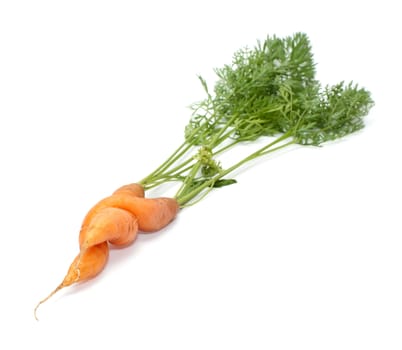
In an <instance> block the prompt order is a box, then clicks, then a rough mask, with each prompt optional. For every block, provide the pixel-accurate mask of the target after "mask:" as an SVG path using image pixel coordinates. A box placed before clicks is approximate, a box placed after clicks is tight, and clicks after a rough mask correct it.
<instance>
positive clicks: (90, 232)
mask: <svg viewBox="0 0 402 350" xmlns="http://www.w3.org/2000/svg"><path fill="white" fill-rule="evenodd" d="M137 232H138V220H137V218H136V217H135V216H134V215H133V214H131V213H130V212H128V211H127V210H123V209H119V208H103V209H101V210H99V211H97V212H96V213H95V214H94V215H93V216H92V218H91V220H90V222H89V224H88V226H85V228H84V229H82V230H81V232H80V237H79V242H80V249H81V250H85V249H87V248H89V247H92V246H94V245H96V244H99V243H102V242H106V241H108V242H109V243H111V244H113V245H116V246H126V245H129V244H131V243H132V242H134V240H135V239H136V237H137Z"/></svg>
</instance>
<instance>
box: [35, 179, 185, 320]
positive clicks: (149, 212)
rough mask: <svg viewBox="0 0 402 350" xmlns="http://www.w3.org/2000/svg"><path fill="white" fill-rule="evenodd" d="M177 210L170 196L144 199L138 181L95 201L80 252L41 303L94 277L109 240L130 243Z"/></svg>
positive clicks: (84, 226)
mask: <svg viewBox="0 0 402 350" xmlns="http://www.w3.org/2000/svg"><path fill="white" fill-rule="evenodd" d="M178 210H179V205H178V203H177V201H176V200H175V199H173V198H144V189H143V187H142V186H141V185H139V184H129V185H125V186H122V187H120V188H118V189H117V190H116V191H114V192H113V194H112V195H111V196H109V197H106V198H104V199H102V200H101V201H100V202H98V203H97V204H96V205H95V206H94V207H92V209H91V210H90V211H89V212H88V214H87V215H86V216H85V218H84V220H83V223H82V226H81V230H80V234H79V244H80V253H79V254H78V255H77V257H76V258H75V259H74V261H73V262H72V263H71V265H70V267H69V269H68V272H67V274H66V276H65V277H64V280H63V282H62V283H61V284H60V285H59V286H58V287H57V288H56V289H55V290H54V291H53V292H51V293H50V294H49V295H48V296H47V297H46V298H45V299H43V300H41V301H40V302H39V303H38V305H37V306H36V307H35V310H34V315H35V318H36V319H38V318H37V310H38V308H39V306H40V305H41V304H43V303H44V302H45V301H47V300H48V299H49V298H50V297H52V296H53V295H54V294H56V293H57V292H58V291H59V290H61V289H63V288H65V287H68V286H70V285H72V284H74V283H77V282H84V281H87V280H89V279H91V278H93V277H95V276H96V275H97V274H98V273H99V272H101V271H102V270H103V268H104V267H105V265H106V262H107V259H108V256H109V245H108V242H109V243H111V244H113V245H116V246H126V245H129V244H131V243H132V242H133V241H134V240H135V239H136V237H137V233H138V231H139V230H141V231H145V232H150V231H157V230H160V229H161V228H163V227H165V226H166V225H167V224H169V223H170V222H171V221H172V220H173V219H174V218H175V216H176V214H177V212H178Z"/></svg>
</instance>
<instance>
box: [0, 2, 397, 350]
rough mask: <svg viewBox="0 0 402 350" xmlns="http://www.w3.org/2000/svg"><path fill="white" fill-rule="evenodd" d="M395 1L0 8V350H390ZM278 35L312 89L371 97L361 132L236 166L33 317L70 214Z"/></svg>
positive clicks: (61, 251)
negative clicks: (339, 85)
mask: <svg viewBox="0 0 402 350" xmlns="http://www.w3.org/2000/svg"><path fill="white" fill-rule="evenodd" d="M397 4H398V2H397V1H386V0H384V1H365V2H363V1H352V0H347V1H336V2H333V1H320V2H319V1H296V0H295V1H290V0H288V1H286V0H284V1H257V0H248V1H233V0H232V1H218V0H214V1H212V0H203V1H187V2H185V1H161V0H157V1H138V2H134V1H85V0H84V1H83V0H80V1H40V0H39V1H18V0H12V1H11V0H10V1H7V0H5V1H4V0H3V1H1V2H0V162H1V171H0V176H1V177H0V206H1V211H0V212H1V216H0V218H1V253H0V273H1V288H0V293H1V294H0V296H1V297H0V323H1V324H0V326H1V328H0V348H2V349H22V348H25V349H37V348H44V349H47V348H53V349H55V348H57V349H73V348H76V349H82V348H84V347H86V348H91V349H92V348H99V347H102V348H107V347H109V348H113V349H120V350H123V349H141V350H148V349H175V350H178V349H258V350H259V349H275V350H276V349H278V350H279V349H309V350H312V349H317V350H318V349H320V350H322V349H343V350H346V349H353V350H356V349H365V350H367V349H387V350H393V349H401V348H402V333H401V329H402V301H401V300H402V282H401V273H402V271H401V270H402V254H401V248H402V237H401V235H402V225H401V219H400V215H401V197H402V189H401V178H402V172H401V170H400V169H401V167H400V163H401V144H400V135H401V128H402V123H401V118H402V116H401V107H400V100H401V99H400V95H401V86H400V83H401V78H402V76H401V69H400V67H401V62H402V55H401V48H400V37H399V34H400V33H401V30H402V28H401V27H402V26H401V24H400V15H399V14H400V11H399V10H398V8H397ZM297 31H302V32H305V33H307V34H308V36H309V38H310V40H311V43H312V46H313V51H314V54H315V60H316V62H317V77H318V78H319V79H320V80H321V81H322V82H323V83H324V84H326V83H336V82H338V81H341V80H346V81H350V80H353V81H356V82H358V83H359V85H361V86H364V87H366V88H367V89H368V90H370V91H371V92H372V95H373V98H374V100H375V102H376V106H375V107H374V108H373V109H372V111H371V113H370V115H369V116H368V117H367V119H366V120H367V125H366V128H365V129H364V130H362V131H361V132H359V133H357V134H355V135H352V136H350V137H347V138H346V139H344V140H341V141H339V142H335V143H332V144H329V145H325V147H322V148H302V147H295V148H293V149H290V150H288V151H286V152H280V154H278V155H275V156H272V157H267V158H265V159H264V160H263V161H260V162H258V163H256V164H254V165H253V166H250V167H247V168H246V169H243V171H240V172H238V173H237V174H236V176H237V180H238V184H236V185H233V186H229V187H227V188H223V189H221V190H219V191H216V192H214V193H213V194H211V195H209V196H208V197H207V198H205V200H204V201H202V202H200V203H199V204H197V205H195V206H193V207H191V208H188V209H185V210H183V211H182V212H181V213H180V215H179V216H178V218H177V220H175V222H174V223H173V224H172V225H170V226H169V227H168V228H166V229H165V230H163V231H161V232H159V233H155V234H152V235H141V236H140V238H139V239H138V240H137V241H136V242H135V244H134V245H132V246H130V247H129V248H127V249H124V250H112V252H111V257H110V260H109V263H108V265H107V268H106V269H105V270H104V271H103V273H102V274H101V275H100V276H99V277H98V278H97V279H96V280H93V281H91V282H89V283H85V284H82V285H80V286H74V287H71V288H69V289H68V290H64V291H62V292H60V293H59V294H58V295H56V296H55V297H54V298H53V299H51V300H49V301H48V302H47V304H44V305H43V306H42V308H41V309H39V312H38V314H39V317H40V321H39V322H37V321H36V320H35V319H34V317H33V308H34V306H35V305H36V303H37V302H38V301H39V300H40V299H42V298H43V297H44V296H46V295H47V294H48V293H49V292H50V291H51V290H52V289H53V288H54V287H55V286H56V285H57V284H58V283H60V281H61V280H62V278H63V277H64V274H65V272H66V270H67V268H68V266H69V264H70V262H71V260H72V258H73V257H74V256H75V255H76V253H77V237H78V230H79V227H80V223H81V220H82V218H83V217H84V215H85V213H86V212H87V210H88V209H89V208H90V207H91V206H92V205H93V204H95V203H96V202H97V201H98V200H99V199H101V198H103V197H105V196H107V195H109V194H110V193H111V192H112V191H113V190H114V189H115V188H117V187H119V186H120V185H122V184H125V183H129V182H134V181H137V180H140V179H141V178H142V177H144V176H145V175H147V174H148V173H149V172H150V171H151V170H153V169H154V168H155V167H156V166H157V165H159V164H160V163H161V162H162V161H163V160H164V159H165V157H166V156H167V155H168V154H169V153H170V152H171V151H173V149H174V148H175V147H176V146H178V145H179V143H180V142H181V140H182V135H183V128H184V126H185V124H186V123H187V121H188V118H189V115H190V111H189V109H188V108H187V106H188V105H190V104H191V103H193V102H195V101H197V100H199V99H201V98H203V97H204V95H203V91H202V89H201V87H200V84H199V81H198V79H197V77H196V76H197V74H201V75H203V76H204V77H205V78H206V79H207V80H208V81H209V82H210V83H211V84H212V83H213V79H214V75H213V68H215V67H220V66H222V65H223V64H226V63H230V61H231V57H232V54H233V52H234V51H235V50H237V49H239V48H241V47H244V46H253V45H254V44H255V43H256V40H257V39H264V38H265V37H266V35H273V34H276V35H278V36H284V35H291V34H293V33H294V32H297ZM157 194H168V193H167V192H166V193H150V194H149V195H157Z"/></svg>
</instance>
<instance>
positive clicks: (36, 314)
mask: <svg viewBox="0 0 402 350" xmlns="http://www.w3.org/2000/svg"><path fill="white" fill-rule="evenodd" d="M63 287H64V285H63V283H62V284H60V285H59V286H58V287H57V288H56V289H55V290H54V291H53V292H51V293H50V294H49V295H48V296H47V297H46V298H45V299H42V300H41V301H40V302H39V303H38V304H37V305H36V307H35V309H34V316H35V319H36V320H37V321H39V318H38V308H39V306H41V305H42V304H43V303H44V302H45V301H47V300H49V299H50V298H51V297H52V296H53V295H54V294H56V293H57V292H58V291H59V290H60V289H62V288H63Z"/></svg>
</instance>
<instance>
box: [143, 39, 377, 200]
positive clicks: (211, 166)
mask: <svg viewBox="0 0 402 350" xmlns="http://www.w3.org/2000/svg"><path fill="white" fill-rule="evenodd" d="M315 66H316V65H315V63H314V61H313V54H312V52H311V45H310V41H309V39H308V37H307V36H306V35H305V34H303V33H296V34H295V35H293V36H290V37H286V38H283V39H281V38H278V37H275V36H273V37H267V38H266V40H264V41H262V42H258V43H257V45H256V46H255V47H254V48H253V49H247V48H246V49H241V50H239V51H237V52H236V53H235V54H234V56H233V60H232V63H231V64H229V65H225V66H224V67H222V68H219V69H216V70H215V72H216V74H217V78H218V80H217V82H216V84H215V86H214V89H213V91H210V89H209V87H208V85H207V83H206V81H205V80H204V79H203V78H202V77H199V79H200V81H201V84H202V85H203V87H204V90H205V94H206V97H205V99H204V100H202V101H201V102H198V103H195V104H193V105H192V115H191V118H190V121H189V123H188V124H187V126H186V128H185V137H184V141H183V143H182V144H181V145H180V146H179V147H178V148H177V149H176V150H175V151H174V152H173V153H172V154H171V155H170V156H169V157H168V158H167V159H166V161H165V162H164V163H162V164H161V165H160V166H159V167H158V168H156V169H155V170H154V171H153V172H152V173H150V174H149V175H148V176H146V177H145V178H143V179H142V180H141V181H140V183H141V184H142V185H143V186H144V188H145V189H146V190H147V189H150V188H153V187H157V186H159V185H161V184H163V183H166V182H176V183H178V184H179V189H178V190H177V193H176V195H175V198H176V199H177V201H178V203H179V204H180V206H181V207H184V206H188V205H192V204H194V203H196V202H197V201H199V200H200V199H201V198H204V196H205V195H206V194H207V193H208V192H209V191H211V190H212V189H213V188H217V187H222V186H226V185H230V184H233V183H235V182H236V181H235V179H231V178H229V179H228V178H226V177H227V176H228V175H229V174H230V173H232V172H233V171H234V170H235V169H237V168H239V167H241V166H243V165H244V164H245V163H247V162H250V161H252V160H254V159H256V158H259V157H262V156H265V155H266V154H268V153H271V152H273V151H276V150H279V149H281V148H284V147H288V146H290V145H296V144H297V145H313V146H319V145H321V144H323V143H325V142H327V141H331V140H335V139H338V138H341V137H344V136H346V135H348V134H351V133H353V132H356V131H357V130H360V129H361V128H363V127H364V122H363V117H364V116H366V115H367V114H368V112H369V110H370V108H371V107H372V106H373V101H372V99H371V97H370V93H369V92H368V91H367V90H365V89H363V88H359V87H358V86H357V85H355V84H352V83H344V82H341V83H338V84H335V85H333V86H325V87H322V86H321V84H320V83H319V82H318V81H317V80H316V79H315ZM262 137H266V138H268V141H267V143H266V144H265V145H264V146H263V147H261V148H260V149H259V150H257V151H256V152H253V153H251V154H249V155H248V156H246V157H245V158H241V159H239V160H238V161H237V162H234V163H233V164H231V165H228V166H226V167H223V165H222V164H221V163H220V161H219V160H218V158H219V156H220V155H221V154H222V153H224V152H228V151H229V150H230V151H231V149H232V148H235V147H234V146H236V145H238V144H241V143H245V142H253V141H255V140H257V139H259V138H262Z"/></svg>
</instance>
